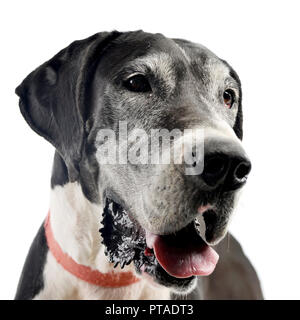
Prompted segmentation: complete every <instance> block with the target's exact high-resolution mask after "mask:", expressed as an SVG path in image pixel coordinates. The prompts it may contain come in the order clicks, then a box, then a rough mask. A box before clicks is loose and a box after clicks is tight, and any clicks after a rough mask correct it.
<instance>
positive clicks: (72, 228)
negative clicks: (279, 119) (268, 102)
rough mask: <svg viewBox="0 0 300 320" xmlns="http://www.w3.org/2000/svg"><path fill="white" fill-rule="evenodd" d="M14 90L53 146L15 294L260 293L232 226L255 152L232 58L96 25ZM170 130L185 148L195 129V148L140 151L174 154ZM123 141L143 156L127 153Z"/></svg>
mask: <svg viewBox="0 0 300 320" xmlns="http://www.w3.org/2000/svg"><path fill="white" fill-rule="evenodd" d="M16 93H17V94H18V95H19V97H20V110H21V112H22V115H23V116H24V118H25V120H26V121H27V122H28V124H29V125H30V127H31V128H32V129H33V130H34V131H35V132H37V133H38V134H39V135H41V136H42V137H44V138H45V139H46V140H48V141H49V142H50V143H51V144H52V145H53V146H54V147H55V149H56V151H55V156H54V164H53V171H52V178H51V201H50V210H49V214H48V216H47V219H46V220H45V222H44V223H43V225H42V226H41V228H40V230H39V232H38V234H37V236H36V238H35V240H34V242H33V244H32V246H31V249H30V251H29V254H28V257H27V260H26V262H25V265H24V268H23V272H22V275H21V279H20V282H19V286H18V289H17V294H16V299H169V298H177V299H180V298H193V299H262V292H261V288H260V284H259V281H258V278H257V275H256V273H255V271H254V269H253V267H252V266H251V264H250V262H249V261H248V259H247V258H246V257H245V256H244V254H243V251H242V249H241V247H240V245H239V244H238V243H237V241H236V240H235V239H234V238H233V237H232V236H230V235H229V234H228V233H227V235H226V231H227V227H228V223H229V220H230V217H231V213H232V211H233V209H234V206H235V203H236V200H237V197H238V193H239V191H240V189H241V187H242V186H243V185H244V184H245V182H246V180H247V176H248V174H249V172H250V169H251V164H250V161H249V159H248V157H247V155H246V153H245V151H244V149H243V147H242V145H241V139H242V106H241V99H242V93H241V85H240V80H239V78H238V76H237V74H236V72H235V71H234V70H233V69H232V68H231V67H230V66H229V65H228V64H227V63H226V62H225V61H223V60H221V59H219V58H218V57H217V56H216V55H214V54H213V53H212V52H211V51H209V50H208V49H206V48H205V47H203V46H201V45H199V44H195V43H192V42H189V41H186V40H181V39H168V38H166V37H164V36H163V35H161V34H150V33H145V32H143V31H135V32H117V31H114V32H101V33H98V34H95V35H93V36H91V37H89V38H87V39H84V40H81V41H75V42H73V43H72V44H71V45H69V46H68V47H67V48H65V49H63V50H62V51H60V52H59V53H58V54H57V55H55V56H54V57H53V58H52V59H50V60H49V61H47V62H45V63H44V64H43V65H41V66H40V67H38V68H37V69H36V70H34V71H33V72H32V73H31V74H29V75H28V77H27V78H26V79H25V80H24V81H23V82H22V84H21V85H20V86H19V87H18V88H17V89H16ZM125 125H126V127H125ZM121 127H122V128H123V129H124V128H125V129H126V130H123V129H122V130H123V131H124V132H125V131H126V138H127V139H125V140H124V139H123V138H124V134H125V133H124V132H123V131H122V133H121ZM137 129H138V130H139V131H138V132H139V133H140V134H139V135H137V133H136V132H137ZM175 129H176V131H175ZM187 129H190V130H187ZM191 129H192V130H191ZM197 130H198V131H197ZM195 131H196V132H198V133H199V136H200V135H201V137H202V138H201V139H200V140H199V141H198V142H197V139H196V137H195V136H194V135H193V132H195ZM103 132H104V133H105V132H106V133H107V132H108V133H109V134H111V133H113V135H114V137H112V139H111V140H110V141H113V142H114V143H115V144H114V145H109V147H107V146H108V144H107V143H108V140H109V139H108V138H107V137H106V138H105V139H106V140H105V139H104V138H103ZM180 132H184V133H186V132H188V134H187V135H184V137H183V135H180ZM163 133H164V135H163ZM167 133H170V134H169V135H168V134H167ZM175 133H176V134H175ZM177 133H179V134H178V135H177ZM109 134H108V136H109ZM155 135H156V138H157V137H158V140H157V141H158V145H159V147H158V149H155V148H153V143H152V142H153V139H154V138H155ZM166 135H167V137H168V138H170V141H169V142H170V143H169V146H170V150H171V151H173V152H174V154H175V152H176V151H177V154H178V155H179V158H180V159H181V160H182V159H183V151H182V148H180V147H179V148H178V147H177V145H178V144H177V142H179V141H181V142H182V141H183V140H184V139H185V138H186V136H187V137H188V138H189V139H185V140H184V141H185V144H184V148H186V149H184V150H187V149H189V150H190V151H189V152H188V158H189V159H190V160H191V159H192V161H190V162H186V163H183V162H176V161H170V162H168V163H161V162H160V163H149V161H145V156H144V155H145V154H148V156H149V158H151V159H154V158H156V159H159V157H160V156H164V155H165V154H166V151H165V149H164V148H163V147H162V140H163V138H164V137H165V136H166ZM149 137H152V138H153V139H148V138H149ZM121 139H123V140H124V141H127V149H125V148H124V143H121ZM195 139H196V140H195ZM123 140H122V141H123ZM186 141H187V142H186ZM195 141H196V142H195ZM194 142H195V143H194ZM186 146H187V147H186ZM188 147H189V148H188ZM198 147H199V148H198ZM105 148H106V149H105ZM103 150H104V151H105V150H106V152H103ZM114 150H118V151H116V153H115V154H117V157H116V158H117V161H113V160H116V159H114ZM124 150H125V151H124ZM199 150H202V152H199ZM145 152H146V153H145ZM142 153H143V157H142V156H141V154H142ZM186 153H187V152H185V154H186ZM107 154H110V158H109V157H108V158H107V159H108V160H109V161H106V162H105V161H103V158H104V155H107ZM129 154H131V160H132V159H133V158H134V159H135V160H136V161H128V159H127V161H125V162H122V161H120V160H122V159H123V160H124V156H125V158H126V157H127V155H128V157H129V158H130V156H129ZM199 155H200V157H198V156H199ZM157 156H158V158H157ZM121 158H122V159H121ZM173 160H174V159H173ZM187 169H188V170H189V171H188V173H187ZM100 228H101V230H100V233H99V229H100ZM224 237H225V239H224ZM222 239H223V240H222ZM221 240H222V241H221ZM212 246H214V248H212Z"/></svg>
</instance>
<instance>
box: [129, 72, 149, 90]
mask: <svg viewBox="0 0 300 320" xmlns="http://www.w3.org/2000/svg"><path fill="white" fill-rule="evenodd" d="M124 87H125V88H126V89H127V90H129V91H133V92H149V91H152V90H151V86H150V83H149V81H148V80H147V78H146V77H145V76H143V75H141V74H137V75H135V76H132V77H130V78H129V79H127V80H125V81H124Z"/></svg>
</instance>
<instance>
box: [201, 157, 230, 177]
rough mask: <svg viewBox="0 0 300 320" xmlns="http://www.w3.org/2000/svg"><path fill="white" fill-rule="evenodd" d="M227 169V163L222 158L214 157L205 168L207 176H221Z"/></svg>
mask: <svg viewBox="0 0 300 320" xmlns="http://www.w3.org/2000/svg"><path fill="white" fill-rule="evenodd" d="M224 168H225V161H224V159H223V158H221V157H214V158H212V159H210V160H209V161H208V162H207V165H206V166H205V172H206V174H210V175H218V174H220V173H221V172H222V171H223V170H224Z"/></svg>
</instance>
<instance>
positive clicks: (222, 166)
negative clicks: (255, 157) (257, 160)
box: [201, 138, 251, 191]
mask: <svg viewBox="0 0 300 320" xmlns="http://www.w3.org/2000/svg"><path fill="white" fill-rule="evenodd" d="M250 170H251V162H250V160H249V159H248V157H247V155H246V154H245V151H244V150H243V148H242V146H241V145H240V144H239V143H237V142H235V141H231V140H228V139H217V138H215V139H212V138H211V139H209V140H208V141H207V142H206V143H205V148H204V169H203V172H202V174H201V178H202V179H203V181H204V182H205V183H206V184H207V185H208V186H209V187H212V188H217V187H219V186H220V185H222V189H223V190H224V191H233V190H236V189H238V188H240V187H242V186H243V185H244V183H245V182H246V180H247V177H248V174H249V173H250Z"/></svg>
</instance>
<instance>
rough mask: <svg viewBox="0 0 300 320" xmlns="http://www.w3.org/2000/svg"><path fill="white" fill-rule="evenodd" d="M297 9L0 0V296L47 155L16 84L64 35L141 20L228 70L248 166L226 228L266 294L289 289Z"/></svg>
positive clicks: (15, 263)
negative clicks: (233, 76) (236, 82)
mask: <svg viewBox="0 0 300 320" xmlns="http://www.w3.org/2000/svg"><path fill="white" fill-rule="evenodd" d="M109 2H110V4H108V3H109ZM3 3H6V4H3ZM299 14H300V6H299V1H288V0H287V1H281V2H279V1H274V0H273V1H266V0H265V1H253V0H252V1H240V0H238V1H229V0H227V1H211V0H210V1H199V0H198V1H188V0H186V1H182V0H181V1H174V0H173V1H162V0H161V1H154V0H150V1H133V0H130V1H109V0H106V1H87V0H86V1H74V0H73V1H54V0H51V1H28V0H27V1H9V2H8V1H7V2H4V1H2V2H1V5H0V15H1V17H0V33H1V38H0V41H1V42H0V43H1V49H0V55H1V59H0V81H1V83H0V90H1V95H0V96H1V102H0V103H1V117H0V119H1V120H0V121H1V125H0V130H1V132H0V137H1V157H0V161H1V166H0V168H1V178H0V179H1V180H0V188H1V193H0V194H1V202H0V210H1V214H0V219H1V221H0V259H1V260H0V261H1V264H0V298H1V299H12V298H13V297H14V294H15V290H16V286H17V282H18V279H19V276H20V272H21V268H22V266H23V263H24V260H25V256H26V254H27V251H28V249H29V246H30V244H31V241H32V239H33V237H34V236H35V234H36V232H37V230H38V227H39V226H40V224H41V222H42V220H43V218H44V217H45V215H46V213H47V210H48V204H49V190H50V172H51V165H52V157H53V148H52V146H50V144H48V143H47V142H46V141H45V140H43V139H42V138H40V137H39V136H38V135H36V134H35V133H34V132H33V131H31V129H30V128H29V127H28V126H27V124H26V123H25V121H24V120H23V118H22V116H21V114H20V112H19V108H18V103H17V96H16V95H15V94H14V89H15V87H16V86H17V85H18V84H19V83H20V82H21V81H22V80H23V79H24V78H25V76H26V75H27V74H28V73H29V72H31V71H32V70H33V69H34V68H36V67H37V66H38V65H40V64H41V63H43V62H44V61H46V60H48V59H49V58H51V57H52V56H53V55H54V54H56V53H57V52H58V51H59V50H60V49H62V48H64V47H65V46H67V45H68V44H69V43H70V42H72V41H73V40H77V39H81V38H85V37H87V36H90V35H92V34H94V33H96V32H98V31H104V30H107V31H110V30H113V29H117V30H120V31H128V30H136V29H143V30H144V31H148V32H160V33H163V34H164V35H166V36H168V37H177V38H179V37H181V38H186V39H189V40H192V41H194V42H199V43H202V44H204V45H205V46H207V47H208V48H209V49H211V50H212V51H213V52H215V53H216V54H217V55H219V56H220V57H221V58H223V59H225V60H227V61H228V62H229V63H230V64H231V65H232V66H233V67H234V68H235V69H236V71H237V72H238V74H239V76H240V78H241V80H242V85H243V93H244V100H243V107H244V145H245V148H246V150H247V152H248V154H249V155H250V157H251V160H252V164H253V170H252V174H251V175H250V177H249V181H248V184H247V186H246V187H245V190H244V192H243V196H242V198H241V202H240V205H239V206H238V208H237V210H236V213H235V216H234V219H233V222H232V225H231V230H232V232H233V234H234V235H235V236H236V237H237V238H238V239H239V241H240V242H241V244H242V246H243V248H244V250H245V252H246V254H247V255H248V257H249V258H250V260H251V261H252V263H253V264H254V266H255V268H256V270H257V272H258V275H259V277H260V279H261V282H262V287H263V291H264V295H265V298H266V299H299V298H300V292H299V287H300V272H299V271H300V257H299V256H300V251H299V234H300V212H299V198H300V195H299V179H300V175H299V164H300V159H299V158H300V157H299V129H300V117H299V115H300V112H299V109H300V103H299V101H300V90H299V88H300V81H299V75H300V62H299V58H300V45H299V31H300V28H299V27H300V23H299V20H300V19H299Z"/></svg>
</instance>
